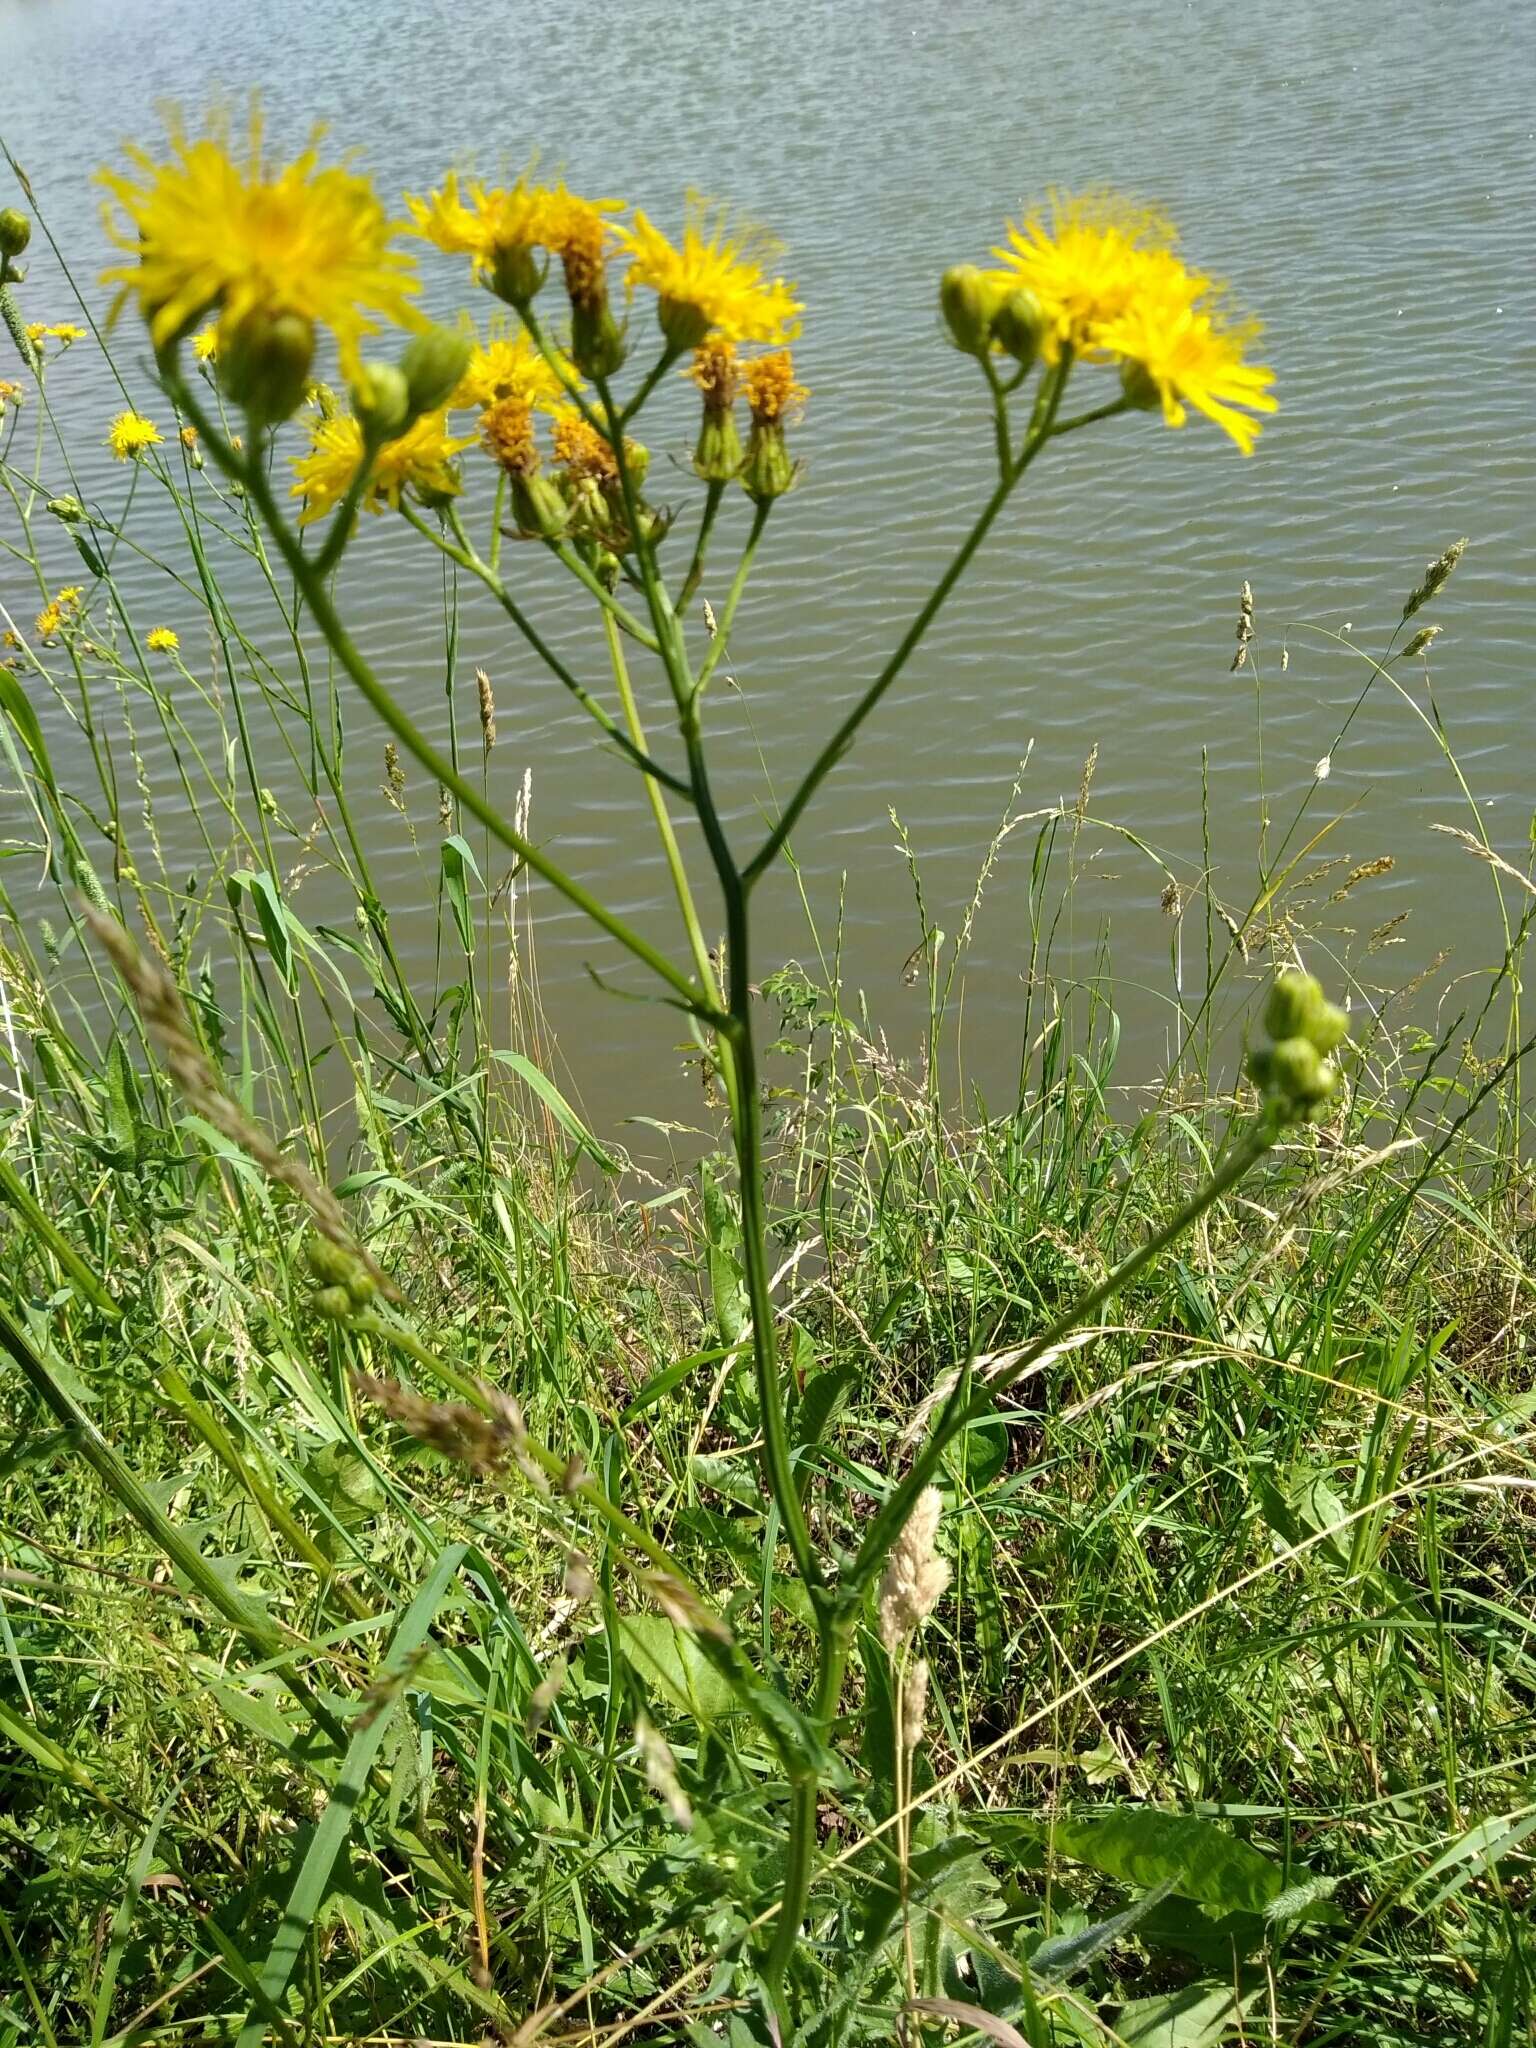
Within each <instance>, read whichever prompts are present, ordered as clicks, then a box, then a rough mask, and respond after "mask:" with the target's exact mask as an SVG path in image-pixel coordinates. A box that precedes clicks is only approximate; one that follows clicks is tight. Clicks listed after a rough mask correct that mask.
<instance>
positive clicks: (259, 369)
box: [217, 307, 315, 426]
mask: <svg viewBox="0 0 1536 2048" xmlns="http://www.w3.org/2000/svg"><path fill="white" fill-rule="evenodd" d="M314 359H315V328H314V323H313V321H311V320H307V319H306V318H305V317H304V315H303V314H302V313H273V312H270V311H268V310H267V309H266V308H265V307H258V308H257V309H256V310H255V311H254V312H250V313H247V314H246V316H245V318H244V319H243V320H242V321H241V322H240V324H239V326H238V327H237V328H236V329H235V331H234V333H233V334H232V335H230V337H229V338H228V340H227V341H225V340H224V339H223V337H222V335H221V338H220V346H219V353H218V359H217V360H218V377H219V387H220V389H221V390H222V391H223V393H224V395H225V397H226V398H228V399H229V400H230V401H231V402H232V403H233V404H235V405H238V406H243V407H244V409H245V410H246V411H247V412H248V413H249V414H250V415H251V416H252V418H253V419H255V420H257V421H259V422H260V423H261V424H262V425H264V426H276V425H277V424H278V423H279V422H280V421H282V420H285V419H287V418H288V417H289V415H290V414H291V413H294V412H297V410H298V408H299V406H300V405H301V404H302V403H303V399H304V393H305V392H306V391H307V390H308V389H309V372H310V366H311V364H312V363H313V362H314Z"/></svg>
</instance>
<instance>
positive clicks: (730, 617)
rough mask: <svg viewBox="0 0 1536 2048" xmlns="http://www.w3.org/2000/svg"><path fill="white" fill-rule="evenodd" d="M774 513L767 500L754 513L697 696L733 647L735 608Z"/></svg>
mask: <svg viewBox="0 0 1536 2048" xmlns="http://www.w3.org/2000/svg"><path fill="white" fill-rule="evenodd" d="M772 510H773V500H772V499H771V498H764V499H763V500H762V501H761V503H759V504H758V505H757V506H756V507H755V508H754V509H753V513H752V531H751V532H750V533H749V534H748V535H747V544H746V546H745V547H744V548H743V549H742V551H741V560H740V561H739V562H738V563H737V565H736V574H735V575H734V576H733V577H732V578H731V588H730V593H729V595H728V596H727V598H726V600H725V610H724V612H723V613H722V614H721V616H720V619H719V622H718V624H717V626H716V630H715V644H714V645H713V647H711V648H710V650H709V652H708V654H707V655H706V656H705V657H704V666H703V667H702V668H701V669H700V670H699V680H698V683H697V685H696V687H695V694H696V695H702V693H703V690H704V687H705V685H706V684H707V683H708V681H709V679H710V677H711V676H712V675H713V674H714V672H715V670H716V669H717V668H718V667H719V665H720V663H721V661H722V660H723V659H724V657H725V651H726V649H727V648H728V647H729V646H730V644H731V627H732V626H733V625H734V624H735V622H736V607H737V605H739V604H740V603H741V594H742V592H743V591H744V590H745V589H746V587H747V578H748V576H750V575H751V573H752V557H753V556H754V555H755V554H756V553H757V544H758V542H759V541H760V540H761V539H762V537H763V528H764V527H765V526H766V525H767V524H768V514H769V513H770V512H771V511H772Z"/></svg>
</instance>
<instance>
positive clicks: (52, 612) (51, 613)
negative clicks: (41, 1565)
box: [36, 604, 64, 640]
mask: <svg viewBox="0 0 1536 2048" xmlns="http://www.w3.org/2000/svg"><path fill="white" fill-rule="evenodd" d="M36 624H37V637H38V639H39V640H52V639H53V638H55V636H56V635H57V634H58V632H59V629H60V628H61V627H62V626H63V624H64V613H63V611H62V610H61V609H60V607H59V606H58V605H57V604H45V605H44V606H43V608H42V610H41V611H40V612H39V613H38V615H37V621H36Z"/></svg>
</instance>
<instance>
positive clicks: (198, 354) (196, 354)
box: [192, 327, 219, 363]
mask: <svg viewBox="0 0 1536 2048" xmlns="http://www.w3.org/2000/svg"><path fill="white" fill-rule="evenodd" d="M218 351H219V330H218V329H217V327H199V329H198V330H197V332H196V334H194V335H193V337H192V355H193V359H194V360H195V361H196V362H199V363H211V362H212V361H213V359H214V357H215V356H216V355H217V354H218Z"/></svg>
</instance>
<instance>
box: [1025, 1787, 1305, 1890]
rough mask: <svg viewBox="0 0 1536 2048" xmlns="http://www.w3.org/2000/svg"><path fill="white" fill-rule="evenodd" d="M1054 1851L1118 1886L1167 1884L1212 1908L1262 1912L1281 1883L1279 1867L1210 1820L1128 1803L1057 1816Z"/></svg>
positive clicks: (1195, 1815) (1281, 1886) (1280, 1887)
mask: <svg viewBox="0 0 1536 2048" xmlns="http://www.w3.org/2000/svg"><path fill="white" fill-rule="evenodd" d="M1053 1833H1054V1839H1055V1844H1056V1848H1057V1849H1058V1851H1060V1853H1061V1854H1063V1855H1066V1856H1070V1857H1071V1858H1072V1859H1073V1860H1074V1862H1077V1863H1088V1864H1091V1865H1092V1867H1093V1868H1094V1869H1095V1870H1102V1871H1104V1872H1105V1873H1106V1875H1107V1876H1110V1877H1118V1878H1120V1879H1121V1880H1122V1882H1124V1883H1126V1884H1142V1885H1160V1884H1167V1885H1168V1886H1169V1887H1170V1888H1171V1889H1172V1890H1174V1891H1176V1892H1178V1893H1179V1894H1180V1896H1181V1897H1183V1898H1186V1899H1198V1900H1199V1901H1200V1903H1201V1904H1202V1905H1204V1906H1214V1907H1215V1908H1216V1910H1217V1911H1218V1912H1221V1913H1230V1912H1234V1911H1241V1912H1248V1913H1262V1912H1263V1910H1264V1908H1265V1907H1266V1906H1267V1905H1268V1904H1269V1902H1270V1900H1271V1899H1273V1898H1275V1897H1277V1896H1278V1895H1279V1893H1280V1891H1281V1889H1282V1888H1283V1885H1284V1882H1285V1880H1284V1878H1283V1877H1282V1876H1281V1873H1280V1867H1279V1865H1278V1864H1276V1863H1272V1862H1271V1861H1270V1859H1269V1858H1268V1857H1267V1856H1265V1855H1262V1854H1261V1853H1260V1852H1259V1851H1258V1850H1257V1849H1253V1848H1250V1847H1249V1845H1248V1843H1246V1842H1240V1841H1239V1840H1238V1839H1237V1837H1236V1836H1235V1835H1231V1834H1228V1833H1227V1831H1226V1829H1225V1828H1221V1827H1218V1826H1217V1825H1216V1823H1215V1822H1214V1821H1209V1820H1202V1819H1201V1818H1200V1817H1199V1815H1197V1814H1193V1813H1164V1812H1162V1811H1161V1810H1160V1809H1158V1808H1157V1807H1154V1806H1130V1807H1126V1808H1124V1809H1123V1810H1122V1811H1120V1812H1118V1813H1107V1814H1104V1815H1102V1816H1101V1817H1100V1818H1098V1819H1093V1820H1086V1819H1066V1820H1059V1821H1057V1823H1056V1825H1055V1828H1054V1830H1053Z"/></svg>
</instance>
